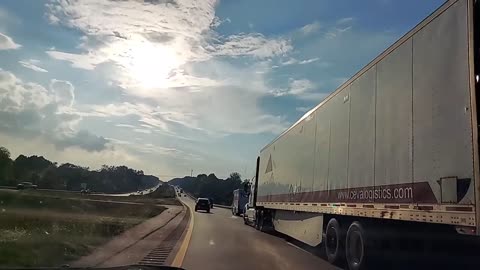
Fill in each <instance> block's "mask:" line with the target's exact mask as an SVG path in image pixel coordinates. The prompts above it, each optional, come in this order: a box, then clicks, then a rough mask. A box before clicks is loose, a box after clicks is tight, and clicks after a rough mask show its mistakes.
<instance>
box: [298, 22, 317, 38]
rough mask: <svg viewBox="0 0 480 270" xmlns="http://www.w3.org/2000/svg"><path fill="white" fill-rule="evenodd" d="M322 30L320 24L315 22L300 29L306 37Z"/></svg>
mask: <svg viewBox="0 0 480 270" xmlns="http://www.w3.org/2000/svg"><path fill="white" fill-rule="evenodd" d="M320 28H321V25H320V23H319V22H317V21H315V22H313V23H310V24H307V25H304V26H303V27H302V28H300V32H301V33H302V34H304V35H310V34H313V33H315V32H317V31H318V30H319V29H320Z"/></svg>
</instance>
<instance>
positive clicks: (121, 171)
mask: <svg viewBox="0 0 480 270" xmlns="http://www.w3.org/2000/svg"><path fill="white" fill-rule="evenodd" d="M159 181H160V180H159V179H158V178H157V177H156V176H153V175H145V174H144V173H143V171H141V170H140V171H139V170H134V169H131V168H128V167H126V166H108V165H103V166H102V167H101V168H100V169H99V170H90V169H89V168H88V167H82V166H78V165H75V164H71V163H63V164H61V165H58V164H57V163H56V162H52V161H50V160H48V159H46V158H44V157H43V156H36V155H33V156H25V155H19V156H18V157H17V158H16V159H14V160H12V159H11V156H10V151H9V150H8V149H7V148H5V147H2V146H0V185H2V186H16V185H17V184H18V183H21V182H32V183H33V184H36V185H37V186H38V188H45V189H59V190H72V191H79V190H81V189H82V188H83V187H82V183H84V184H85V185H86V187H87V188H88V189H90V190H91V191H95V192H105V193H126V192H133V191H137V190H141V189H147V188H151V187H154V186H156V185H157V184H158V183H159Z"/></svg>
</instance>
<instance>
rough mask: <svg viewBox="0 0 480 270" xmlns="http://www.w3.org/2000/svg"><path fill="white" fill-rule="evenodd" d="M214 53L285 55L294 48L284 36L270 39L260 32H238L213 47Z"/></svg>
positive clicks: (229, 54)
mask: <svg viewBox="0 0 480 270" xmlns="http://www.w3.org/2000/svg"><path fill="white" fill-rule="evenodd" d="M213 48H214V50H213V52H212V53H213V54H214V55H224V56H245V55H249V56H254V57H257V58H268V57H273V56H277V55H284V54H286V53H287V52H289V51H290V50H292V48H293V47H292V45H291V44H290V41H289V40H287V39H283V38H277V39H268V38H266V37H265V36H264V35H262V34H259V33H253V34H238V35H231V36H229V37H227V38H226V39H225V40H224V41H223V43H222V44H219V45H217V46H214V47H213Z"/></svg>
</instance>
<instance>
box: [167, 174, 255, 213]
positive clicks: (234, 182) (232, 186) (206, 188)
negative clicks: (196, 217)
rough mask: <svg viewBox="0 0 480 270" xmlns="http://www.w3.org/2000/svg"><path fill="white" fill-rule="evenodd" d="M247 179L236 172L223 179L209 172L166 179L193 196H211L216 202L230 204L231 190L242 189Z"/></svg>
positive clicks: (231, 198) (231, 199)
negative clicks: (207, 173) (243, 178)
mask: <svg viewBox="0 0 480 270" xmlns="http://www.w3.org/2000/svg"><path fill="white" fill-rule="evenodd" d="M247 182H248V180H244V181H242V179H241V175H240V174H239V173H237V172H234V173H231V174H230V176H229V177H228V178H227V179H225V180H223V179H219V178H217V177H216V176H215V174H213V173H211V174H209V175H206V174H199V175H197V176H196V177H191V176H185V177H183V178H174V179H172V180H170V181H168V183H169V184H171V185H175V186H179V187H181V188H182V189H183V190H184V191H186V192H188V193H190V194H192V195H193V196H194V197H197V198H199V197H204V198H211V199H213V202H214V203H216V204H223V205H231V204H232V201H233V191H234V190H236V189H243V188H244V185H245V184H246V183H247Z"/></svg>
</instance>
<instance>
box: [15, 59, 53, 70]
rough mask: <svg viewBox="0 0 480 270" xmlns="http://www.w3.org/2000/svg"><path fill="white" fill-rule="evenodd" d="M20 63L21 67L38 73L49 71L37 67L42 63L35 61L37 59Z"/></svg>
mask: <svg viewBox="0 0 480 270" xmlns="http://www.w3.org/2000/svg"><path fill="white" fill-rule="evenodd" d="M18 63H19V64H20V65H22V66H23V67H25V68H28V69H31V70H33V71H37V72H48V70H46V69H44V68H41V67H39V66H37V64H38V63H40V61H38V60H35V59H28V60H20V61H18Z"/></svg>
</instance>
